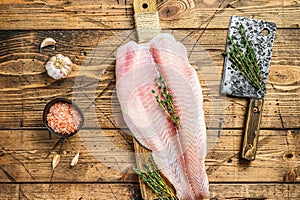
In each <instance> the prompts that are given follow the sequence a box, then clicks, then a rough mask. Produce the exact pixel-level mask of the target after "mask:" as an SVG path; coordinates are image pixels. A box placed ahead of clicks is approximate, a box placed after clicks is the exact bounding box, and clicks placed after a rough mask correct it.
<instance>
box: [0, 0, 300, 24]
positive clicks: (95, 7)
mask: <svg viewBox="0 0 300 200" xmlns="http://www.w3.org/2000/svg"><path fill="white" fill-rule="evenodd" d="M158 2H159V4H158V11H159V15H160V18H161V27H162V28H206V27H209V28H227V26H228V20H229V18H230V16H232V15H239V16H243V17H250V18H254V19H264V20H267V21H273V22H275V23H276V24H277V25H278V27H279V28H291V27H296V28H297V27H299V24H300V17H299V16H300V9H299V7H300V3H299V1H294V0H279V1H271V0H254V1H247V0H242V1H235V0H214V1H207V0H204V1H203V0H162V1H158ZM0 19H1V29H2V30H33V29H35V30H41V29H43V30H44V29H48V30H49V29H52V30H55V29H105V30H107V29H124V28H133V27H134V23H133V8H132V0H127V1H126V0H125V1H119V0H117V1H111V0H103V1H100V2H97V1H93V0H86V1H84V2H81V1H68V0H61V1H58V0H51V1H49V2H44V1H38V0H33V1H23V0H8V1H7V0H5V1H4V0H3V1H1V2H0Z"/></svg>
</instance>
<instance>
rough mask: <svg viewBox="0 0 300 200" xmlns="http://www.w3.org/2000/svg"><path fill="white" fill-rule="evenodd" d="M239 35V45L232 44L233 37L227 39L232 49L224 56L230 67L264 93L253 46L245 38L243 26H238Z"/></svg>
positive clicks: (260, 72)
mask: <svg viewBox="0 0 300 200" xmlns="http://www.w3.org/2000/svg"><path fill="white" fill-rule="evenodd" d="M239 33H240V34H241V36H242V37H241V41H240V43H236V42H234V39H233V36H230V37H229V42H230V44H231V45H232V48H230V49H229V53H225V55H226V56H228V58H229V60H230V61H231V63H232V66H233V67H234V68H235V69H237V70H239V71H240V72H241V74H242V75H243V76H244V77H245V78H246V79H247V80H248V81H249V83H250V84H251V85H252V86H253V87H255V88H256V89H259V90H261V91H262V92H265V87H264V85H263V74H262V71H261V68H260V67H259V65H258V61H257V58H256V55H255V52H254V49H253V46H252V45H251V43H250V42H249V41H248V39H247V37H246V34H245V31H244V27H243V25H240V26H239Z"/></svg>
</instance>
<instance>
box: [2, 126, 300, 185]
mask: <svg viewBox="0 0 300 200" xmlns="http://www.w3.org/2000/svg"><path fill="white" fill-rule="evenodd" d="M218 133H219V134H220V138H218V137H217V135H218ZM242 134H243V133H242V131H241V130H221V131H220V132H219V131H218V130H208V146H209V151H208V155H207V158H206V169H207V173H208V177H209V181H210V182H216V183H220V182H223V181H226V182H228V183H234V182H278V183H281V182H283V180H284V177H285V176H286V174H287V172H288V171H290V170H291V169H293V168H294V169H295V170H296V173H297V174H298V178H297V179H296V181H297V182H300V176H299V174H300V167H299V166H300V132H299V130H281V131H280V130H261V132H260V136H259V143H258V149H257V155H256V159H255V160H254V161H252V162H246V161H241V160H240V159H239V152H240V147H241V142H242ZM124 135H125V133H123V132H121V131H120V130H81V131H80V132H79V134H78V135H76V136H74V137H72V138H71V139H70V142H69V141H65V142H64V143H63V145H62V147H61V162H60V163H59V165H58V166H57V167H56V169H55V171H54V174H53V178H52V181H53V182H137V177H136V175H135V174H134V172H133V170H132V167H133V166H135V163H136V161H135V154H134V150H133V144H132V143H130V142H131V141H127V139H126V138H125V137H124ZM57 141H58V138H56V137H55V136H53V137H52V139H49V135H48V132H47V131H45V130H0V167H1V168H0V182H12V181H13V182H14V181H16V182H49V181H50V180H51V176H52V167H51V162H52V156H53V155H54V153H59V152H60V146H61V145H58V146H57V148H55V149H54V150H51V149H52V148H53V147H54V145H55V143H56V142H57ZM78 149H80V151H81V153H80V158H79V162H78V164H77V165H76V166H75V167H73V168H71V167H70V166H69V165H70V162H71V160H72V158H73V156H74V155H75V154H76V153H77V151H78ZM49 153H50V155H49V157H47V154H49ZM245 174H247V176H246V175H245Z"/></svg>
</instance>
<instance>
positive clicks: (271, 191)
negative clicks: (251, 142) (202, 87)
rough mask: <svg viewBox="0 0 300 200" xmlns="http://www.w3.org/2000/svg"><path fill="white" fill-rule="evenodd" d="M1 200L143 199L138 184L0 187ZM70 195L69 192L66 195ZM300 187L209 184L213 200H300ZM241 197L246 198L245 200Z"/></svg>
mask: <svg viewBox="0 0 300 200" xmlns="http://www.w3.org/2000/svg"><path fill="white" fill-rule="evenodd" d="M0 186H1V187H0V198H1V199H10V200H17V199H47V200H52V199H97V200H107V199H119V200H137V199H141V196H140V192H139V189H138V185H137V184H101V183H98V184H91V183H78V184H74V183H69V184H60V183H56V184H52V185H49V184H41V183H39V184H26V183H25V184H0ZM66 191H67V192H66ZM299 191H300V185H299V184H268V183H262V184H214V183H212V184H210V192H211V195H210V199H212V200H227V199H234V200H246V199H248V200H250V199H251V200H262V199H265V200H297V199H299V198H300V192H299ZM241 193H243V194H244V195H243V196H242V195H241Z"/></svg>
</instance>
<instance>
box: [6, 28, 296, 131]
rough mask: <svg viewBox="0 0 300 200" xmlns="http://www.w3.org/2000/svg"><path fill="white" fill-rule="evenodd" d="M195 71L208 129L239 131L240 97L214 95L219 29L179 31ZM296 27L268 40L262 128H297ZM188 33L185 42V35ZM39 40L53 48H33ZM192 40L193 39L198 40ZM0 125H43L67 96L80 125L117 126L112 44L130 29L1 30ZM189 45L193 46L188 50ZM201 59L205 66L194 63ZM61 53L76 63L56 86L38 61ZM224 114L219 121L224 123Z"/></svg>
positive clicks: (221, 39) (243, 103)
mask: <svg viewBox="0 0 300 200" xmlns="http://www.w3.org/2000/svg"><path fill="white" fill-rule="evenodd" d="M172 33H173V34H174V35H175V37H177V38H178V39H179V40H180V41H182V42H183V43H184V44H185V46H186V47H187V49H188V51H189V52H191V51H192V50H193V53H192V54H191V63H194V64H195V66H197V71H198V72H199V73H198V75H199V78H200V81H201V82H200V83H201V85H202V89H203V94H204V110H205V117H206V121H207V126H208V128H212V127H214V128H219V124H220V123H221V124H222V126H223V127H224V128H243V126H244V121H245V114H246V108H247V100H246V99H240V98H231V97H229V96H227V97H226V98H225V97H224V96H223V97H222V96H219V93H218V92H219V85H220V83H221V73H222V68H223V57H222V51H223V50H224V48H225V40H226V35H227V31H225V30H206V31H204V32H203V34H202V32H201V31H198V30H178V31H175V30H174V31H172ZM299 34H300V30H299V29H279V30H278V32H277V37H276V40H275V43H274V49H273V57H272V60H271V68H270V75H269V80H268V84H267V94H266V97H265V104H264V105H265V106H264V110H263V116H262V122H261V128H299V124H300V118H299V117H298V116H299V114H300V100H299V99H300V98H299V97H300V91H299V90H300V85H299V83H300V78H299V77H300V76H299V74H300V69H299V67H298V66H299V64H300V63H299V58H300V50H299V48H298V46H299V45H300V41H299V39H298V38H299ZM186 36H188V37H186ZM46 37H52V38H54V39H55V40H56V41H57V45H56V49H52V48H45V49H43V50H42V52H40V50H39V45H40V43H41V41H42V40H43V39H44V38H46ZM198 39H199V41H198V42H197V40H198ZM0 40H1V41H2V42H1V43H0V84H1V87H0V100H1V102H3V103H2V104H0V113H1V114H0V119H1V120H0V127H1V128H21V127H23V128H25V127H43V124H42V121H41V115H42V111H43V109H44V106H45V105H46V103H47V102H48V101H50V99H51V98H54V97H59V96H61V97H67V98H70V99H73V100H74V101H75V102H76V103H77V104H78V105H79V106H80V107H81V108H82V110H83V112H84V114H85V118H86V123H85V127H86V128H88V127H90V128H99V127H101V128H115V127H124V122H122V116H121V111H120V107H119V104H118V101H117V98H116V94H115V77H114V73H115V72H114V66H115V54H116V50H117V48H118V46H119V45H122V44H124V43H125V42H127V41H129V40H136V37H135V33H134V32H132V31H101V32H99V31H92V30H89V31H81V30H80V31H2V32H1V34H0ZM195 44H196V45H195ZM203 50H205V53H206V54H205V55H206V57H205V58H209V59H210V60H211V61H212V64H213V65H214V66H212V68H210V67H207V66H210V65H211V63H209V62H208V63H206V62H205V60H203V59H202V60H201V58H202V57H203ZM57 53H62V54H64V55H66V56H68V57H70V59H71V60H72V61H73V63H75V67H74V70H73V72H72V74H71V76H70V78H68V79H65V80H61V81H55V80H53V79H51V78H50V77H49V76H48V75H47V74H46V71H45V68H44V64H45V62H46V61H47V60H48V59H49V58H50V57H51V56H53V55H55V54H57ZM223 117H224V120H223Z"/></svg>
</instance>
